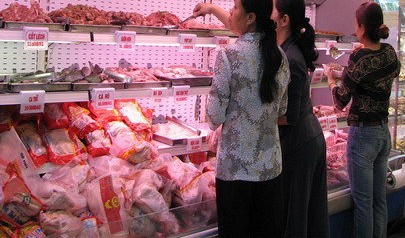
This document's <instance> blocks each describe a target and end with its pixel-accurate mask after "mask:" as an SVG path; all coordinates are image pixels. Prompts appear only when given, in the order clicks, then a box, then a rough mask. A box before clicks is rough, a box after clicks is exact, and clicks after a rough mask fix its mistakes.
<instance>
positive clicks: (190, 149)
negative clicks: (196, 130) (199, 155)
mask: <svg viewBox="0 0 405 238" xmlns="http://www.w3.org/2000/svg"><path fill="white" fill-rule="evenodd" d="M201 149H202V138H201V137H194V138H188V139H187V153H194V152H200V151H201Z"/></svg>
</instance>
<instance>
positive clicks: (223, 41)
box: [214, 36, 230, 49]
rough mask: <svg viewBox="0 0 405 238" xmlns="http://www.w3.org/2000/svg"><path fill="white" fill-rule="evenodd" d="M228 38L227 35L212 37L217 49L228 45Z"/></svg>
mask: <svg viewBox="0 0 405 238" xmlns="http://www.w3.org/2000/svg"><path fill="white" fill-rule="evenodd" d="M229 42H230V38H229V36H215V37H214V44H216V45H217V49H222V48H224V47H226V46H227V45H229Z"/></svg>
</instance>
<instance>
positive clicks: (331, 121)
mask: <svg viewBox="0 0 405 238" xmlns="http://www.w3.org/2000/svg"><path fill="white" fill-rule="evenodd" d="M328 126H329V130H335V129H337V117H336V115H333V116H330V117H328Z"/></svg>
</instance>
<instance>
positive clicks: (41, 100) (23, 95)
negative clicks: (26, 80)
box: [20, 90, 45, 114]
mask: <svg viewBox="0 0 405 238" xmlns="http://www.w3.org/2000/svg"><path fill="white" fill-rule="evenodd" d="M44 104H45V91H44V90H37V91H21V92H20V113H21V114H28V113H40V112H44Z"/></svg>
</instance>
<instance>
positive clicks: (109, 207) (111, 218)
mask: <svg viewBox="0 0 405 238" xmlns="http://www.w3.org/2000/svg"><path fill="white" fill-rule="evenodd" d="M100 193H101V199H102V202H103V204H104V206H103V207H104V211H105V214H106V215H107V220H108V223H109V228H110V232H111V234H114V233H117V232H120V231H123V230H124V225H123V223H122V221H121V220H122V218H121V215H120V202H119V199H118V195H117V194H116V193H115V192H114V189H113V182H112V177H111V176H107V177H104V178H102V179H100Z"/></svg>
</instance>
